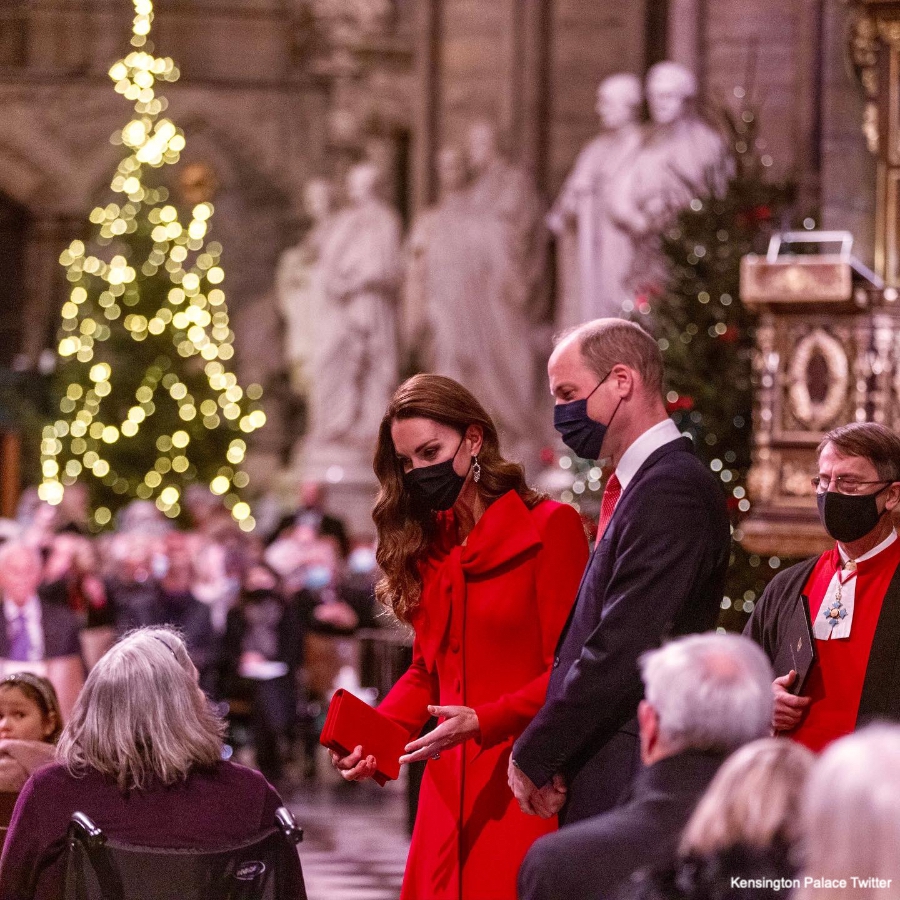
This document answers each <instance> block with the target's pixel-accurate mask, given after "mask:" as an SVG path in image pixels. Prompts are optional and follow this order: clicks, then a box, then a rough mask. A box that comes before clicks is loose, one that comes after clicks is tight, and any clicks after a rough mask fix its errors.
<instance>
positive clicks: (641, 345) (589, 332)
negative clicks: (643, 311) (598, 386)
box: [555, 319, 663, 394]
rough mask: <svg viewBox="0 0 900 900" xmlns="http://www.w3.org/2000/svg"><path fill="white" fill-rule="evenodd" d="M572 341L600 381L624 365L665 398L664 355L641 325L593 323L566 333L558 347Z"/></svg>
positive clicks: (619, 321) (608, 321)
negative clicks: (663, 389) (615, 368)
mask: <svg viewBox="0 0 900 900" xmlns="http://www.w3.org/2000/svg"><path fill="white" fill-rule="evenodd" d="M570 338H571V339H573V340H576V341H578V344H579V347H580V349H581V356H582V358H583V359H584V362H585V364H586V365H587V367H588V368H589V369H590V370H591V371H592V372H594V374H596V376H597V378H598V379H599V378H605V377H606V376H607V375H608V374H609V371H610V369H612V367H613V366H615V365H618V364H619V363H621V364H622V365H625V366H628V368H630V369H634V370H635V371H636V372H637V373H638V374H639V375H640V376H641V380H642V381H643V382H644V387H645V388H646V390H648V391H652V392H656V393H659V394H662V387H663V360H662V353H661V352H660V349H659V344H657V343H656V341H655V340H654V339H653V338H652V337H651V336H650V335H649V334H647V332H646V331H644V329H643V328H641V326H640V325H637V324H635V323H634V322H629V321H627V320H626V319H594V320H593V321H592V322H585V324H584V325H579V326H577V327H576V328H572V329H570V330H569V331H566V332H564V333H563V334H561V335H560V336H559V337H558V338H557V339H556V342H555V343H556V344H560V343H562V341H564V340H569V339H570Z"/></svg>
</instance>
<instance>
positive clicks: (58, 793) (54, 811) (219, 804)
mask: <svg viewBox="0 0 900 900" xmlns="http://www.w3.org/2000/svg"><path fill="white" fill-rule="evenodd" d="M281 805H282V803H281V798H280V797H279V796H278V794H277V793H276V792H275V789H274V788H273V787H272V786H271V785H270V784H269V783H268V782H267V781H266V780H265V778H263V776H262V775H260V774H259V772H255V771H253V770H252V769H247V768H245V767H244V766H239V765H235V764H234V763H230V762H222V763H219V764H217V765H216V766H215V767H214V768H212V769H206V770H196V771H194V772H193V773H191V775H189V776H188V778H187V780H186V781H184V782H183V783H181V784H178V785H176V786H174V787H169V788H166V787H161V786H160V787H155V788H150V789H147V790H144V791H132V792H130V793H128V794H123V793H122V792H121V791H120V790H119V789H118V787H116V785H115V783H114V782H112V781H111V780H109V779H108V778H105V777H103V776H102V775H100V774H98V773H96V772H90V773H88V774H87V775H85V776H84V777H82V778H75V777H73V776H72V775H70V774H69V773H68V771H67V770H66V769H65V768H64V767H63V766H62V765H60V764H59V763H53V764H51V765H49V766H45V767H44V768H42V769H38V771H37V772H35V773H34V775H32V777H31V778H30V779H29V780H28V782H27V783H26V784H25V787H24V788H23V789H22V793H21V794H20V795H19V802H18V803H17V804H16V809H15V812H14V813H13V818H12V822H11V823H10V827H9V833H8V835H7V839H6V846H5V847H4V849H3V858H2V860H0V900H32V898H34V900H60V898H61V897H62V895H63V886H64V882H65V852H64V851H65V837H66V830H67V828H68V825H69V819H70V818H71V816H72V813H74V812H83V813H85V814H87V815H88V816H89V817H90V818H91V819H92V820H93V822H94V824H96V825H97V826H98V827H99V828H101V829H102V830H103V831H104V832H105V833H106V835H107V836H108V837H110V838H115V839H116V840H118V841H121V842H123V843H127V844H141V845H143V846H146V847H178V848H188V849H197V850H211V849H215V848H217V847H222V846H227V845H229V844H236V843H240V842H242V841H244V840H247V839H248V838H251V837H254V836H255V835H257V834H260V833H261V832H262V831H264V830H265V829H267V828H270V827H271V826H272V825H273V824H274V823H275V811H276V810H277V809H278V807H279V806H281Z"/></svg>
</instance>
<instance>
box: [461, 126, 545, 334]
mask: <svg viewBox="0 0 900 900" xmlns="http://www.w3.org/2000/svg"><path fill="white" fill-rule="evenodd" d="M466 150H467V159H468V164H469V168H470V171H471V175H472V181H471V186H470V188H469V202H470V204H471V207H472V211H473V213H474V214H475V215H481V216H486V217H489V218H490V219H492V220H493V221H494V222H495V223H496V224H497V225H498V227H499V228H500V229H501V231H502V232H503V240H502V244H503V254H502V258H501V256H499V255H498V257H497V259H496V262H497V263H498V265H501V266H504V267H505V269H506V278H507V283H506V285H505V288H504V294H505V297H506V301H507V302H508V303H511V304H512V305H513V306H515V307H517V308H518V309H520V310H521V311H522V312H523V313H524V314H525V315H528V316H529V317H530V318H531V319H532V320H533V321H539V320H540V319H541V318H542V316H543V315H544V313H545V312H546V308H547V299H546V292H544V291H542V290H541V287H542V281H543V276H544V272H545V270H546V265H545V263H546V246H547V245H546V236H547V235H546V231H545V230H544V223H543V221H542V218H541V210H540V198H539V197H538V194H537V190H536V189H535V186H534V184H533V183H532V181H531V179H530V177H529V176H528V175H527V174H526V173H525V172H524V171H523V170H522V169H519V168H517V167H516V166H514V165H512V164H511V163H509V162H508V161H507V160H506V159H504V158H503V156H502V155H501V153H500V151H499V148H498V146H497V134H496V131H495V129H494V126H493V125H492V124H491V123H490V122H487V121H484V120H480V121H477V122H474V123H473V124H472V126H471V127H470V128H469V133H468V140H467V145H466Z"/></svg>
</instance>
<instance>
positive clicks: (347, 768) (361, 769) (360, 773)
mask: <svg viewBox="0 0 900 900" xmlns="http://www.w3.org/2000/svg"><path fill="white" fill-rule="evenodd" d="M328 755H329V756H330V757H331V764H332V765H333V766H334V767H335V768H336V769H337V770H338V772H340V773H341V778H343V779H344V781H365V780H366V779H367V778H371V777H372V776H373V775H374V774H375V768H376V766H375V757H374V756H367V757H365V758H363V755H362V745H360V746H358V747H357V748H356V749H355V750H354V751H353V752H352V753H351V754H350V755H349V756H338V755H337V753H335V752H334V750H329V751H328Z"/></svg>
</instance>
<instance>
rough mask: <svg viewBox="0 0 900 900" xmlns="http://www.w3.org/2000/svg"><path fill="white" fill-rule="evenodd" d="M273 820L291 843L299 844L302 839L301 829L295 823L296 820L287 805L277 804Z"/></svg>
mask: <svg viewBox="0 0 900 900" xmlns="http://www.w3.org/2000/svg"><path fill="white" fill-rule="evenodd" d="M275 820H276V822H277V823H278V827H279V828H280V829H281V831H282V834H284V836H285V837H286V838H287V839H288V840H289V841H290V842H291V843H292V844H299V843H300V841H302V840H303V829H302V828H301V827H300V826H299V825H298V824H297V821H296V820H295V819H294V817H293V816H292V815H291V811H290V810H289V809H287V807H284V806H279V807H278V810H277V811H276V813H275Z"/></svg>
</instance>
